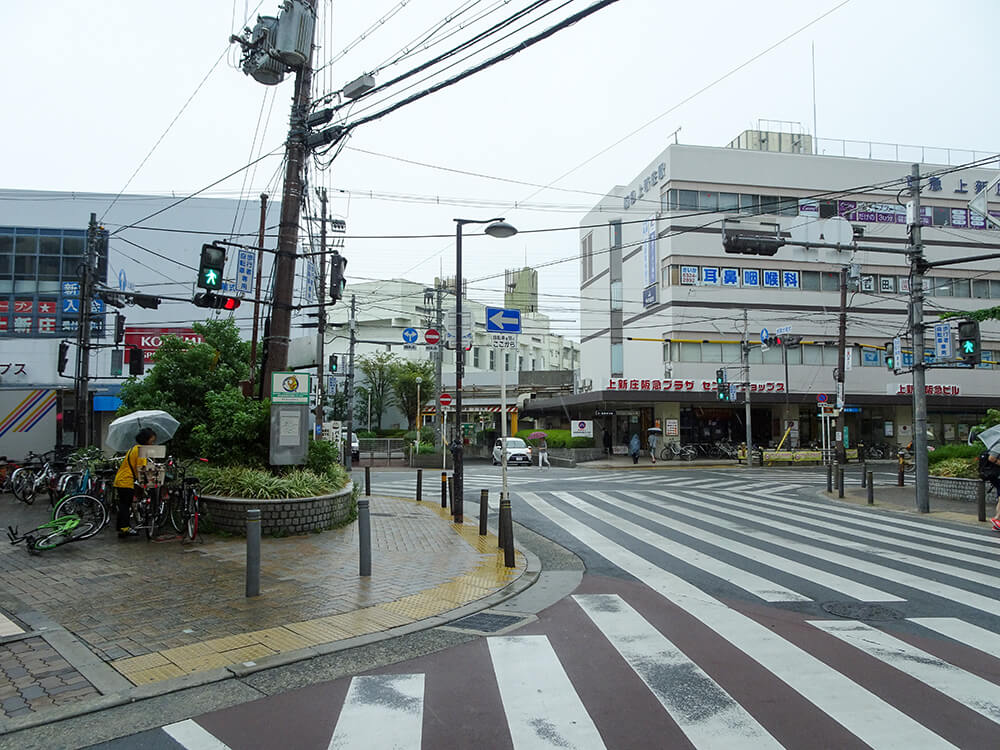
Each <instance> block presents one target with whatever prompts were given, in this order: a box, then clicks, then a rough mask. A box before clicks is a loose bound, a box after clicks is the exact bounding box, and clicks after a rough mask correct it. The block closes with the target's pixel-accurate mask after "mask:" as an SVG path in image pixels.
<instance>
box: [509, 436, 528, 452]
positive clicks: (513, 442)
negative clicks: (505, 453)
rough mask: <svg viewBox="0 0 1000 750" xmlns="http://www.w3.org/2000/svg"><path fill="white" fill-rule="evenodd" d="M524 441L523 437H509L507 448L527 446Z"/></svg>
mask: <svg viewBox="0 0 1000 750" xmlns="http://www.w3.org/2000/svg"><path fill="white" fill-rule="evenodd" d="M525 447H527V446H526V445H525V444H524V441H523V440H521V438H507V450H510V449H511V448H525Z"/></svg>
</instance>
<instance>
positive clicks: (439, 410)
mask: <svg viewBox="0 0 1000 750" xmlns="http://www.w3.org/2000/svg"><path fill="white" fill-rule="evenodd" d="M434 286H435V287H436V288H435V291H436V292H437V318H436V319H435V324H436V325H435V328H436V330H437V332H438V335H441V329H442V328H444V311H443V310H442V309H441V297H442V295H443V294H444V290H443V289H442V288H441V286H442V282H441V279H438V281H437V283H436V284H435V285H434ZM443 365H444V336H441V339H440V340H439V341H438V348H437V362H435V363H434V382H435V383H436V384H437V390H436V391H435V392H434V403H435V413H436V414H437V416H438V418H437V434H438V436H439V438H440V440H441V442H440V445H446V444H447V442H448V436H447V435H445V434H444V421H443V419H442V417H443V416H444V408H443V407H442V406H441V402H440V401H439V399H440V397H441V394H442V393H444V383H443V382H441V377H442V370H443Z"/></svg>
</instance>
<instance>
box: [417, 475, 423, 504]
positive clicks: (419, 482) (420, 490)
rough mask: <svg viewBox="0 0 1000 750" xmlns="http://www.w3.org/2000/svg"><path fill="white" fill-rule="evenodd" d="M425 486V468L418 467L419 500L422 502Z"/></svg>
mask: <svg viewBox="0 0 1000 750" xmlns="http://www.w3.org/2000/svg"><path fill="white" fill-rule="evenodd" d="M423 488H424V470H423V469H417V502H418V503H419V502H420V495H421V492H422V491H423Z"/></svg>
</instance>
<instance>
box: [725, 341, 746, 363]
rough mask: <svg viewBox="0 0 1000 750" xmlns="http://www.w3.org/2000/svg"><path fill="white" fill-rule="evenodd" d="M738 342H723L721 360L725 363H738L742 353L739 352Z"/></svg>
mask: <svg viewBox="0 0 1000 750" xmlns="http://www.w3.org/2000/svg"><path fill="white" fill-rule="evenodd" d="M740 349H741V345H740V344H723V345H722V361H723V363H724V364H727V365H735V364H739V363H740V362H741V361H742V360H741V356H742V353H741V352H740Z"/></svg>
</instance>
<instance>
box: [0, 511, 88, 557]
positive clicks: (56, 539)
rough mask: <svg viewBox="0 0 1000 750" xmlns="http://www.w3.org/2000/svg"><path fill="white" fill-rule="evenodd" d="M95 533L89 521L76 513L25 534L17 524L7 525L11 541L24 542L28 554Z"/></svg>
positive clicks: (53, 547) (78, 539)
mask: <svg viewBox="0 0 1000 750" xmlns="http://www.w3.org/2000/svg"><path fill="white" fill-rule="evenodd" d="M94 533H95V532H93V529H92V525H91V523H90V522H89V521H85V520H82V519H81V518H80V517H79V516H74V515H68V516H63V517H62V518H57V519H53V520H51V521H47V522H46V523H43V524H42V525H41V526H36V527H35V528H33V529H32V530H31V531H28V532H26V533H24V534H20V533H19V532H18V529H17V527H16V526H8V527H7V538H8V539H10V543H11V544H20V543H21V542H24V543H25V548H26V549H27V550H28V554H32V555H36V554H38V553H39V552H41V551H44V550H50V549H55V548H56V547H59V546H60V545H63V544H68V543H70V542H78V541H81V540H82V539H89V538H90V537H91V536H93V535H94Z"/></svg>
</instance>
